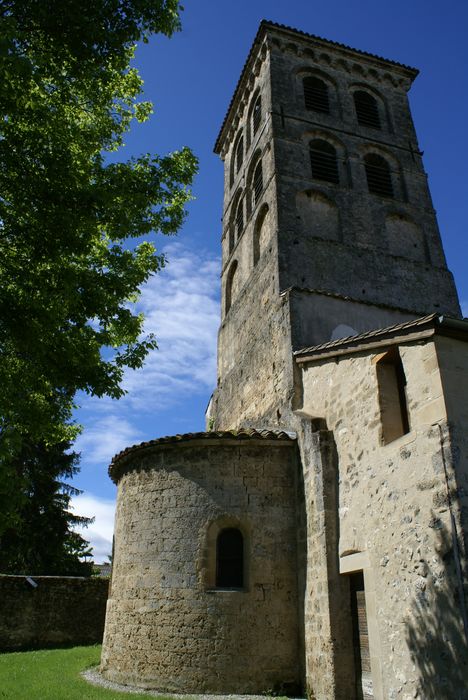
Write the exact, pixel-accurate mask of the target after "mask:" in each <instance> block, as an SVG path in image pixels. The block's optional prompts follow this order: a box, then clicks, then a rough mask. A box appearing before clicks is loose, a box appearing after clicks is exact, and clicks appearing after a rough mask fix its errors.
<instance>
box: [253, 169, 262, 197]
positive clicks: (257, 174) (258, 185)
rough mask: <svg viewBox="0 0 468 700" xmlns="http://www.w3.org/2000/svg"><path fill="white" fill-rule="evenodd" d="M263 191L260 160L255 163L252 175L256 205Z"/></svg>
mask: <svg viewBox="0 0 468 700" xmlns="http://www.w3.org/2000/svg"><path fill="white" fill-rule="evenodd" d="M262 192H263V170H262V161H260V162H259V163H258V164H257V167H256V168H255V171H254V175H253V195H254V204H255V205H257V204H258V202H259V200H260V197H261V195H262Z"/></svg>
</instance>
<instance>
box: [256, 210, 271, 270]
mask: <svg viewBox="0 0 468 700" xmlns="http://www.w3.org/2000/svg"><path fill="white" fill-rule="evenodd" d="M267 214H268V205H267V204H264V205H263V207H262V208H261V210H260V213H259V215H258V217H257V221H256V222H255V226H254V231H253V264H254V267H255V265H256V264H257V263H258V261H259V260H260V255H261V253H262V248H263V246H264V245H265V236H266V230H265V229H266V218H267Z"/></svg>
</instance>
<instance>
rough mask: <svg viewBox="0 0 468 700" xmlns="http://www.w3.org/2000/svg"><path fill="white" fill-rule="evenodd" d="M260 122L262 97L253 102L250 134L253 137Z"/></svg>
mask: <svg viewBox="0 0 468 700" xmlns="http://www.w3.org/2000/svg"><path fill="white" fill-rule="evenodd" d="M261 120H262V96H261V95H259V96H258V97H257V99H256V100H255V104H254V107H253V110H252V134H253V135H255V134H256V133H257V131H258V127H259V126H260V122H261Z"/></svg>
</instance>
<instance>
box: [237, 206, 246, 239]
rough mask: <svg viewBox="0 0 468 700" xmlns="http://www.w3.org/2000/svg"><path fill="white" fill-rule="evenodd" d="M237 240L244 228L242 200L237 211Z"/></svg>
mask: <svg viewBox="0 0 468 700" xmlns="http://www.w3.org/2000/svg"><path fill="white" fill-rule="evenodd" d="M235 221H236V238H237V239H239V237H240V235H241V233H242V230H243V228H244V200H243V199H242V198H241V199H240V200H239V203H238V205H237V209H236V218H235Z"/></svg>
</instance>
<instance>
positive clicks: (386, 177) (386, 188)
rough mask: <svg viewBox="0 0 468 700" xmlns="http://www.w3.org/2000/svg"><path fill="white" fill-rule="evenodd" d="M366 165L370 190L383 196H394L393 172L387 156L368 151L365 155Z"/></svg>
mask: <svg viewBox="0 0 468 700" xmlns="http://www.w3.org/2000/svg"><path fill="white" fill-rule="evenodd" d="M364 167H365V169H366V178H367V187H368V189H369V192H371V193H372V194H378V195H380V196H381V197H393V196H394V192H393V183H392V174H391V172H390V166H389V164H388V163H387V161H386V160H385V158H383V157H382V156H379V155H378V154H377V153H368V154H367V155H366V156H364Z"/></svg>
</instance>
